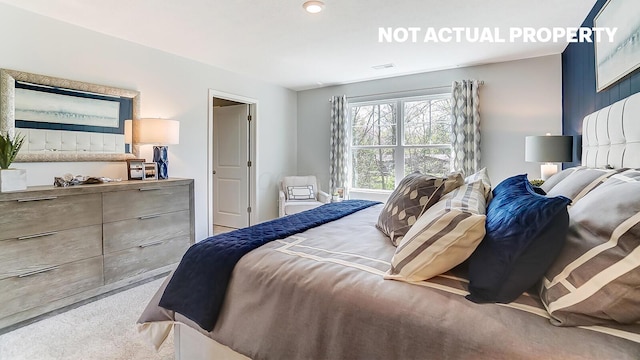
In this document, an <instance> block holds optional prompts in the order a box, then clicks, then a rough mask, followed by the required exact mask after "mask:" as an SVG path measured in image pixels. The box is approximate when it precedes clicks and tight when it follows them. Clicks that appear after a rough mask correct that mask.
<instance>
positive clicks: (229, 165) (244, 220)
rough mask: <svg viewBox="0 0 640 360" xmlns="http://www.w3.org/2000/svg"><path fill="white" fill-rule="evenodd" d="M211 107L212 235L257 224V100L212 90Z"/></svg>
mask: <svg viewBox="0 0 640 360" xmlns="http://www.w3.org/2000/svg"><path fill="white" fill-rule="evenodd" d="M209 107H210V108H209V110H210V111H209V146H208V158H209V162H208V163H209V174H208V178H209V181H208V194H209V196H208V212H209V217H208V220H209V226H208V229H209V236H212V235H213V234H214V233H217V232H219V231H220V229H221V228H222V229H225V228H242V227H246V226H249V225H252V224H253V223H254V217H255V211H254V209H256V186H255V184H256V181H255V179H256V168H257V163H256V161H255V159H256V156H255V155H256V154H255V149H256V146H255V139H256V137H255V128H256V119H257V116H256V110H257V101H256V100H253V99H249V98H245V97H242V96H238V95H233V94H227V93H223V92H219V91H215V90H209ZM214 228H215V229H217V230H216V231H215V232H214Z"/></svg>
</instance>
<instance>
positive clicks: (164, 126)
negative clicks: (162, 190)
mask: <svg viewBox="0 0 640 360" xmlns="http://www.w3.org/2000/svg"><path fill="white" fill-rule="evenodd" d="M133 133H134V134H136V136H137V137H134V138H133V142H134V143H135V144H152V145H154V146H153V161H154V162H155V163H156V164H158V179H168V178H169V153H168V152H169V147H168V146H166V145H172V144H178V143H179V142H180V141H179V140H180V122H178V121H176V120H167V119H139V120H134V121H133Z"/></svg>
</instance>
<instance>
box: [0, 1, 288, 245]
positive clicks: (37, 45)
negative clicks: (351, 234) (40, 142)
mask: <svg viewBox="0 0 640 360" xmlns="http://www.w3.org/2000/svg"><path fill="white" fill-rule="evenodd" d="M185 41H188V39H185ZM202 46H209V45H208V44H202ZM0 49H2V50H1V52H0V67H2V68H7V69H15V70H22V71H27V72H32V73H37V74H42V75H48V76H55V77H61V78H66V79H72V80H78V81H84V82H90V83H95V84H102V85H108V86H114V87H119V88H125V89H132V90H138V91H140V93H141V112H140V115H141V116H142V117H162V118H171V119H176V120H179V121H180V144H179V145H171V146H170V147H169V153H170V154H169V162H170V166H169V173H170V175H171V176H172V177H184V178H193V179H195V207H196V239H197V240H200V239H203V238H204V237H206V235H207V224H206V220H207V131H208V125H207V121H208V117H207V116H208V115H207V111H208V106H207V96H208V89H215V90H218V91H222V92H226V93H232V94H237V95H241V96H244V97H249V98H253V99H257V100H258V102H259V104H258V114H257V126H258V133H259V135H258V139H257V144H258V148H257V152H258V158H257V161H256V163H257V166H258V168H257V171H258V209H257V210H258V219H259V220H261V221H263V220H266V219H270V218H273V217H276V216H277V193H276V182H277V181H278V179H280V177H281V176H283V175H285V174H292V173H295V172H296V161H297V159H296V151H295V148H296V145H295V138H296V110H297V109H296V101H297V100H296V93H295V92H294V91H291V90H288V89H285V88H283V87H280V86H275V85H271V84H267V83H264V82H260V81H256V80H253V79H251V78H248V77H246V76H243V75H239V74H235V73H230V72H228V71H224V70H221V69H218V68H215V67H212V66H208V65H205V64H203V63H199V62H196V61H192V60H187V59H185V58H182V57H178V56H175V55H172V54H168V53H165V52H161V51H158V50H154V49H151V48H148V47H144V46H141V45H138V44H134V43H131V42H127V41H123V40H119V39H116V38H113V37H110V36H106V35H103V34H100V33H97V32H93V31H89V30H86V29H83V28H80V27H77V26H73V25H70V24H67V23H63V22H60V21H57V20H53V19H50V18H47V17H43V16H40V15H36V14H33V13H29V12H26V11H23V10H19V9H16V8H14V7H11V6H8V5H4V4H0ZM292 139H293V140H292ZM149 153H150V151H149V150H148V149H147V151H146V152H145V151H143V154H149ZM148 160H151V159H150V158H149V159H148ZM14 166H15V167H18V168H24V169H27V179H28V184H29V185H42V184H52V183H53V178H54V176H61V175H63V174H65V173H72V174H82V175H92V176H109V177H121V178H126V170H125V167H126V164H125V163H122V162H119V163H106V162H92V163H16V164H15V165H14Z"/></svg>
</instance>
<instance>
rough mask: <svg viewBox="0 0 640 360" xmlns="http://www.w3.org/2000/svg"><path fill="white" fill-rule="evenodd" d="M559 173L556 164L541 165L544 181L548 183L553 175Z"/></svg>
mask: <svg viewBox="0 0 640 360" xmlns="http://www.w3.org/2000/svg"><path fill="white" fill-rule="evenodd" d="M557 172H558V165H556V164H551V163H546V164H542V165H540V173H541V175H542V180H545V181H546V180H547V179H548V178H550V177H551V176H552V175H555V173H557Z"/></svg>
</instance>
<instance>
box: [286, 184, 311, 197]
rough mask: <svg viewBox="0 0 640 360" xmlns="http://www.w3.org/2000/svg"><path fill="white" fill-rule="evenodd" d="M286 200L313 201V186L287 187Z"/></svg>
mask: <svg viewBox="0 0 640 360" xmlns="http://www.w3.org/2000/svg"><path fill="white" fill-rule="evenodd" d="M287 198H288V199H289V200H315V199H316V192H315V191H313V185H303V186H287Z"/></svg>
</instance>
